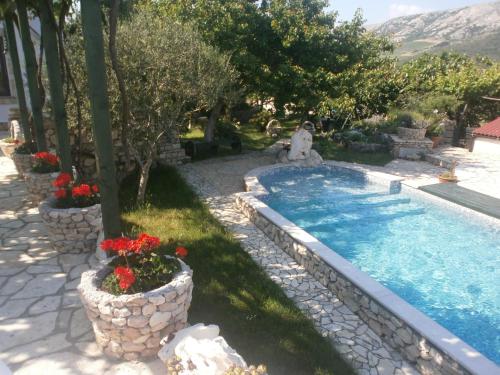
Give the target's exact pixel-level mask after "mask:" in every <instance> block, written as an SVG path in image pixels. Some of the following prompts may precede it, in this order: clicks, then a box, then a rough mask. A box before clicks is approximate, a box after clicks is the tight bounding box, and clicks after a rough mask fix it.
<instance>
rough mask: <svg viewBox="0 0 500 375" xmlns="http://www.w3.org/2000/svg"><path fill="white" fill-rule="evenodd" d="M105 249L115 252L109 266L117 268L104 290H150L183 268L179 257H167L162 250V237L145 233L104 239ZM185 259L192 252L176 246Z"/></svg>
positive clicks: (105, 281)
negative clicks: (133, 237)
mask: <svg viewBox="0 0 500 375" xmlns="http://www.w3.org/2000/svg"><path fill="white" fill-rule="evenodd" d="M100 246H101V249H102V250H104V251H105V252H106V253H108V254H111V255H114V258H113V259H112V260H111V262H110V263H109V265H110V266H111V267H113V268H114V270H113V272H112V273H110V274H109V275H108V276H107V277H106V278H105V279H104V281H103V283H102V286H101V287H102V289H103V290H105V291H106V292H108V293H112V294H115V295H119V294H129V293H139V292H147V291H149V290H153V289H156V288H159V287H160V286H162V285H165V284H168V283H169V282H170V281H172V279H173V277H174V275H175V274H176V273H177V272H179V271H180V270H181V266H180V263H179V261H178V259H177V258H174V257H165V256H164V255H163V254H161V253H160V252H159V251H158V249H159V247H160V239H159V238H158V237H153V236H150V235H148V234H146V233H141V234H140V235H139V236H138V237H137V238H136V239H132V238H128V237H118V238H114V239H107V240H104V241H102V242H101V245H100ZM175 253H176V255H177V256H178V257H181V258H184V257H186V256H187V255H188V251H187V249H186V248H184V247H178V248H177V249H176V252H175Z"/></svg>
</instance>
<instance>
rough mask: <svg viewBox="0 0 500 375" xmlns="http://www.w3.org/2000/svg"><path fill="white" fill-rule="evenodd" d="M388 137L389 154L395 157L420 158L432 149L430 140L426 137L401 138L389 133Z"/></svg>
mask: <svg viewBox="0 0 500 375" xmlns="http://www.w3.org/2000/svg"><path fill="white" fill-rule="evenodd" d="M390 138H391V140H390V145H391V154H392V156H394V157H395V158H400V159H409V160H421V159H422V158H423V157H424V155H425V154H426V153H428V152H430V151H431V150H432V141H431V140H430V139H428V138H424V139H420V140H416V139H403V138H401V137H398V136H396V135H391V136H390Z"/></svg>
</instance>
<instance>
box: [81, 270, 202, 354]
mask: <svg viewBox="0 0 500 375" xmlns="http://www.w3.org/2000/svg"><path fill="white" fill-rule="evenodd" d="M180 263H181V267H182V269H181V271H180V272H179V273H178V274H177V275H176V276H175V277H174V279H173V280H172V281H171V282H170V283H168V284H167V285H164V286H162V287H160V288H158V289H155V290H152V291H149V292H145V293H136V294H129V295H121V296H114V295H112V294H109V293H106V292H104V291H102V290H100V286H101V283H102V281H103V280H104V278H105V277H106V276H107V275H108V274H109V273H110V272H111V269H110V268H108V267H104V268H101V269H99V270H91V271H87V272H84V273H83V274H82V278H81V281H80V285H78V291H79V292H80V299H81V300H82V302H83V305H84V307H85V310H86V312H87V316H88V318H89V319H90V321H91V322H92V327H93V329H94V334H95V337H96V341H97V345H98V346H99V347H100V348H101V350H102V351H103V352H104V354H106V355H108V356H110V357H114V358H123V359H126V360H129V361H132V360H137V359H139V358H148V357H154V356H156V355H157V353H158V351H159V350H160V340H161V339H162V338H163V337H165V336H167V335H169V334H170V333H172V332H176V331H178V330H180V329H183V328H184V327H185V326H186V323H187V313H188V309H189V306H190V304H191V298H192V292H193V280H192V275H193V272H192V270H191V269H190V268H189V267H188V266H187V265H186V264H185V263H184V262H182V261H180Z"/></svg>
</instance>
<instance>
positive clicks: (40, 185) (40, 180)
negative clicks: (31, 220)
mask: <svg viewBox="0 0 500 375" xmlns="http://www.w3.org/2000/svg"><path fill="white" fill-rule="evenodd" d="M58 175H59V172H53V173H35V172H24V180H25V181H26V186H27V188H28V192H29V194H30V199H31V201H32V202H33V203H34V204H39V203H40V202H41V201H43V200H44V199H46V198H48V197H50V196H51V195H52V193H53V192H54V191H56V188H55V187H54V186H52V182H53V181H54V180H55V179H56V178H57V176H58Z"/></svg>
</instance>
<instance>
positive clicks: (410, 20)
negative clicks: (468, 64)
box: [372, 1, 500, 60]
mask: <svg viewBox="0 0 500 375" xmlns="http://www.w3.org/2000/svg"><path fill="white" fill-rule="evenodd" d="M372 31H375V32H377V33H380V34H383V35H388V36H390V37H391V38H392V39H393V40H394V41H395V42H396V43H397V45H398V48H397V50H396V54H397V55H398V56H400V57H401V59H402V60H407V59H410V58H412V57H414V56H416V55H418V54H421V53H423V52H439V51H442V50H455V51H459V52H465V53H468V54H472V55H473V54H482V55H487V56H490V57H492V58H494V59H499V60H500V1H497V2H493V3H486V4H479V5H473V6H470V7H465V8H460V9H452V10H446V11H440V12H431V13H425V14H416V15H411V16H405V17H398V18H394V19H392V20H389V21H387V22H385V23H383V24H381V25H378V26H376V27H375V28H374V29H372Z"/></svg>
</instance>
